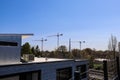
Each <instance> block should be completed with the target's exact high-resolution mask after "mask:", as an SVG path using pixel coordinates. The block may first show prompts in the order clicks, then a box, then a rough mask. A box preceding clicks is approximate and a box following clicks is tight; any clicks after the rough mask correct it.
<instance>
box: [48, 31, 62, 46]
mask: <svg viewBox="0 0 120 80" xmlns="http://www.w3.org/2000/svg"><path fill="white" fill-rule="evenodd" d="M54 36H56V37H57V48H59V37H60V36H63V34H59V33H57V34H56V35H51V36H48V37H54Z"/></svg>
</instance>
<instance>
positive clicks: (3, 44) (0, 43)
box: [0, 41, 18, 46]
mask: <svg viewBox="0 0 120 80" xmlns="http://www.w3.org/2000/svg"><path fill="white" fill-rule="evenodd" d="M17 45H18V43H17V42H6V41H0V46H17Z"/></svg>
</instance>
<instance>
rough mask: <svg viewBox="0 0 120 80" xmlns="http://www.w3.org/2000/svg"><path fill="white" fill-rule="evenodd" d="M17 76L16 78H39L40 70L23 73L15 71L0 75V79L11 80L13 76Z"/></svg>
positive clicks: (36, 79) (26, 79)
mask: <svg viewBox="0 0 120 80" xmlns="http://www.w3.org/2000/svg"><path fill="white" fill-rule="evenodd" d="M16 76H17V77H18V78H17V80H41V71H40V70H39V71H31V72H24V73H17V74H11V75H5V76H0V80H1V79H2V80H6V79H7V80H9V79H10V80H11V79H12V78H13V77H14V78H15V77H16Z"/></svg>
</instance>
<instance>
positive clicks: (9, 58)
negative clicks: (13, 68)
mask: <svg viewBox="0 0 120 80" xmlns="http://www.w3.org/2000/svg"><path fill="white" fill-rule="evenodd" d="M0 41H6V42H17V43H18V46H1V45H0V65H3V64H14V63H18V62H20V50H21V36H0Z"/></svg>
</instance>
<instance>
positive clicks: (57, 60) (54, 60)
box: [0, 57, 86, 66]
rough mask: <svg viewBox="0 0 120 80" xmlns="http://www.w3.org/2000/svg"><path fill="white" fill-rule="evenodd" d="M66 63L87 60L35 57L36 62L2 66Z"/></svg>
mask: <svg viewBox="0 0 120 80" xmlns="http://www.w3.org/2000/svg"><path fill="white" fill-rule="evenodd" d="M64 61H65V62H66V61H75V62H79V61H80V62H81V61H86V60H81V59H80V60H74V59H59V58H43V57H40V58H38V57H35V58H34V61H28V62H15V63H11V64H0V66H11V65H24V64H34V63H51V62H64Z"/></svg>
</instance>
